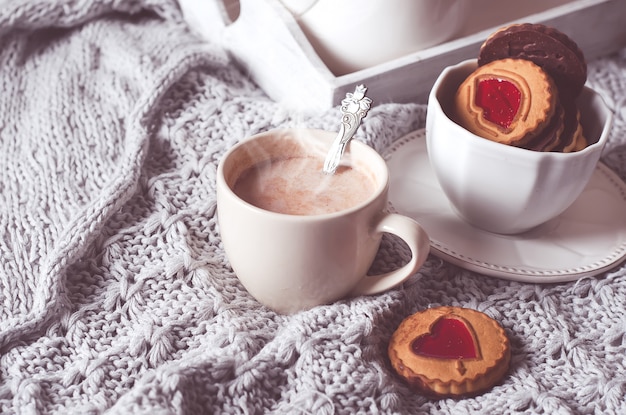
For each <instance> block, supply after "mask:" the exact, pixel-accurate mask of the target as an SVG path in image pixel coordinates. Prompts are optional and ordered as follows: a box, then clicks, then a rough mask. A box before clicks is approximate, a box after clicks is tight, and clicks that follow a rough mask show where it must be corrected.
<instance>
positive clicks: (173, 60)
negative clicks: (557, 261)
mask: <svg viewBox="0 0 626 415" xmlns="http://www.w3.org/2000/svg"><path fill="white" fill-rule="evenodd" d="M589 82H590V84H591V85H592V86H594V87H595V88H597V89H598V90H600V91H601V92H602V93H603V94H604V96H605V98H606V100H607V102H608V103H609V105H610V106H611V107H612V108H613V109H614V111H615V114H616V116H615V124H614V127H613V130H612V133H611V141H610V143H609V146H608V148H607V151H606V154H605V156H604V161H605V162H606V163H607V164H609V165H610V166H611V167H612V168H613V169H614V170H615V171H616V172H617V173H618V174H619V175H620V176H621V177H622V178H626V105H625V100H624V94H625V91H626V51H623V53H621V54H617V55H614V56H610V57H606V58H603V59H600V60H597V61H594V62H591V63H590V75H589ZM0 85H1V86H2V89H1V90H0V411H1V412H2V413H7V414H13V413H17V414H47V413H59V414H93V413H110V414H151V415H154V414H170V413H172V414H204V413H207V414H210V413H249V414H260V413H275V414H283V413H294V414H300V413H302V414H332V413H337V414H341V413H346V414H352V413H385V414H387V413H398V414H415V413H456V414H465V413H489V414H491V413H517V412H520V413H541V414H578V413H598V414H599V413H602V414H607V413H608V414H610V413H626V400H625V399H624V396H625V395H626V366H625V364H624V356H626V316H625V310H626V267H625V266H620V267H617V268H615V269H614V270H612V271H610V272H606V273H603V274H601V275H599V276H597V277H593V278H584V279H581V280H579V281H577V282H573V283H565V284H553V285H535V284H523V283H517V282H509V281H504V280H500V279H495V278H490V277H486V276H481V275H478V274H475V273H472V272H469V271H465V270H463V269H461V268H458V267H455V266H452V265H450V264H447V263H445V262H443V261H441V260H439V259H437V258H436V257H434V256H431V257H430V258H429V260H428V261H427V262H426V264H425V265H424V267H423V268H422V270H421V271H420V272H419V273H418V274H416V275H415V276H414V277H412V278H411V279H410V280H409V281H408V282H407V283H405V284H404V286H403V287H401V288H398V289H395V290H392V291H391V292H388V293H385V294H382V295H377V296H371V297H361V298H355V299H350V300H344V301H340V302H338V303H335V304H332V305H328V306H320V307H316V308H314V309H312V310H309V311H305V312H301V313H298V314H296V315H292V316H282V315H277V314H275V313H273V312H271V311H269V310H268V309H266V308H264V307H262V306H261V305H259V304H258V303H257V302H256V301H255V300H254V299H253V298H252V297H250V295H249V294H248V293H247V292H246V291H245V290H244V288H243V287H242V286H241V285H240V283H239V282H238V280H237V278H236V276H235V275H234V274H233V272H232V270H231V269H230V267H229V264H228V261H227V260H226V258H225V256H224V252H223V250H222V246H221V243H220V236H219V229H218V227H217V223H216V209H215V174H216V166H217V163H218V160H219V159H220V157H221V155H222V154H223V153H224V152H225V151H226V150H227V149H228V148H229V147H231V146H232V145H233V144H235V143H236V142H237V141H238V140H241V139H242V138H244V137H246V136H249V135H251V134H254V133H257V132H260V131H263V130H266V129H270V128H274V127H282V126H306V127H315V128H336V126H337V123H338V119H337V112H336V110H332V111H327V112H325V113H317V114H293V113H290V112H289V111H286V110H285V109H283V108H281V106H280V105H279V104H277V103H274V102H272V101H271V100H270V99H268V98H267V97H266V96H265V95H264V93H263V92H262V91H261V90H260V89H258V88H257V87H256V86H255V85H254V84H253V83H252V82H251V81H249V80H248V79H247V78H246V76H245V74H243V73H241V72H240V71H239V70H238V69H237V67H236V66H235V65H234V64H233V62H231V60H230V59H229V57H228V54H227V53H226V52H225V51H224V50H223V49H221V48H220V47H219V46H218V45H214V44H210V43H207V42H203V41H202V40H201V39H200V38H199V37H197V36H196V35H194V34H193V33H192V32H191V31H190V30H189V29H188V28H187V26H186V25H185V23H184V21H183V19H182V17H181V13H180V11H179V9H178V6H177V4H176V2H175V1H173V0H169V1H168V0H134V1H119V0H98V1H96V0H57V1H55V2H48V1H43V0H5V1H3V2H1V6H0ZM424 115H425V107H424V106H421V105H395V104H385V105H375V106H374V107H373V108H372V110H371V111H370V113H369V114H368V116H367V118H366V119H365V120H364V124H363V128H361V129H360V130H359V136H358V137H357V139H360V140H363V141H366V142H368V143H370V144H371V145H373V146H374V147H375V148H377V149H378V150H379V151H382V150H384V149H385V148H387V147H388V146H389V145H390V144H391V143H392V142H393V141H394V140H395V139H397V138H400V137H401V136H403V135H405V134H407V133H408V132H410V131H413V130H415V129H418V128H421V127H423V125H424ZM406 255H407V253H406V252H405V250H404V248H403V247H402V246H396V245H395V243H394V242H392V241H391V240H387V239H385V240H384V243H383V246H382V249H381V252H380V254H379V256H378V257H377V260H376V263H375V267H377V268H379V269H385V268H387V267H393V266H395V264H397V263H398V262H401V261H403V260H404V259H405V258H406ZM435 305H459V306H464V307H470V308H474V309H477V310H480V311H483V312H485V313H487V314H488V315H490V316H492V317H494V318H496V319H497V320H498V321H499V322H501V324H502V325H503V326H504V328H505V329H506V331H507V333H508V334H509V336H510V339H511V343H512V363H511V368H510V371H509V373H507V375H506V377H505V378H504V379H503V382H502V383H501V384H500V385H498V386H496V387H495V388H494V389H493V390H491V391H489V392H487V393H485V394H483V395H480V396H478V397H475V398H468V399H459V400H452V399H444V400H439V401H437V400H430V399H427V398H425V397H423V396H421V395H418V394H415V393H413V392H411V391H410V390H409V389H408V388H407V387H406V386H405V385H404V384H403V383H402V381H401V380H399V379H398V378H397V377H396V376H395V374H394V373H393V371H392V370H391V367H390V364H389V362H388V360H387V354H386V347H387V342H388V339H389V337H390V336H391V334H392V332H393V331H394V330H395V328H396V327H397V325H398V324H399V323H400V321H401V320H402V319H403V318H405V317H406V316H408V315H410V314H412V313H414V312H416V311H418V310H421V309H424V308H427V307H429V306H435Z"/></svg>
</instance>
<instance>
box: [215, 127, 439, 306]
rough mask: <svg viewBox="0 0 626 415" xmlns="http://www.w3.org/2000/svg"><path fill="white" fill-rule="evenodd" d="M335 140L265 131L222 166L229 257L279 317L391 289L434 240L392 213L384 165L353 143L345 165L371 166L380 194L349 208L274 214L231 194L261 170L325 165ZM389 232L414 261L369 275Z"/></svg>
mask: <svg viewBox="0 0 626 415" xmlns="http://www.w3.org/2000/svg"><path fill="white" fill-rule="evenodd" d="M335 135H336V134H335V133H332V132H327V131H321V130H305V129H294V130H273V131H268V132H264V133H261V134H258V135H255V136H253V137H250V138H249V139H246V140H244V141H242V142H240V143H238V144H237V145H235V146H234V147H233V148H232V149H230V150H229V151H228V152H227V153H226V154H225V155H224V157H223V159H222V160H221V161H220V164H219V166H218V172H217V208H218V222H219V228H220V234H221V237H222V241H223V244H224V249H225V251H226V254H227V257H228V259H229V261H230V263H231V265H232V268H233V270H234V271H235V273H236V275H237V277H238V278H239V280H240V281H241V283H242V284H243V286H244V287H245V288H246V289H247V290H248V292H249V293H250V294H252V296H254V297H255V298H256V299H257V300H258V301H259V302H261V303H262V304H264V305H266V306H268V307H270V308H272V309H273V310H275V311H277V312H280V313H293V312H296V311H299V310H303V309H308V308H310V307H313V306H316V305H321V304H326V303H330V302H333V301H335V300H338V299H342V298H345V297H349V296H357V295H368V294H375V293H380V292H382V291H385V290H388V289H390V288H393V287H395V286H397V285H398V284H400V283H402V282H403V281H405V280H406V279H407V278H408V277H410V276H411V275H412V274H414V273H415V272H416V271H417V270H418V269H419V268H420V267H421V266H422V264H423V263H424V261H425V260H426V257H427V256H428V253H429V249H430V241H429V238H428V236H427V234H426V232H425V231H424V230H423V229H422V228H421V226H420V225H419V224H418V223H417V222H415V221H414V220H413V219H410V218H408V217H405V216H401V215H398V214H394V213H389V212H387V211H386V209H387V200H388V199H387V193H388V180H389V179H388V170H387V165H386V163H385V161H384V160H383V159H382V157H381V156H380V155H379V154H378V153H377V152H376V151H375V150H374V149H372V148H371V147H369V146H367V145H365V144H363V143H360V142H358V141H355V140H352V141H351V143H350V144H349V145H348V148H347V150H346V153H345V154H344V156H343V158H342V164H345V163H349V164H350V165H352V166H355V167H356V166H357V165H358V166H359V168H362V167H366V168H367V170H368V172H369V173H368V174H370V175H371V177H373V179H374V181H375V189H374V190H373V191H372V193H371V195H369V196H368V197H367V199H366V200H365V201H363V202H361V203H359V204H357V205H355V206H352V207H350V208H348V209H345V210H341V211H338V212H333V213H325V214H316V215H292V214H283V213H276V212H272V211H268V210H264V209H261V208H258V207H256V206H254V205H252V204H250V203H248V202H246V201H244V200H242V199H241V198H240V197H239V196H238V195H237V194H236V193H235V191H234V190H233V189H234V187H235V184H236V182H237V180H238V179H239V178H240V177H241V175H242V174H243V173H244V172H246V171H247V170H248V169H249V168H251V167H252V166H254V165H257V164H258V163H263V162H267V161H268V160H276V159H284V158H285V157H294V154H295V155H297V156H302V155H309V156H314V157H321V159H322V161H323V158H324V156H325V153H326V152H327V151H328V149H329V148H330V143H331V142H332V140H333V139H334V137H335ZM289 180H299V177H289ZM384 232H388V233H391V234H394V235H397V236H398V237H400V238H401V239H402V240H404V242H406V244H407V245H408V246H409V248H410V250H411V259H410V261H409V262H408V263H407V264H405V265H403V266H401V267H400V268H398V269H396V270H394V271H391V272H388V273H385V274H382V275H375V276H368V275H366V274H367V272H368V270H369V268H370V266H371V264H372V262H373V260H374V259H375V256H376V253H377V251H378V249H379V245H380V241H381V237H382V234H383V233H384Z"/></svg>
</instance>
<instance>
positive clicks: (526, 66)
mask: <svg viewBox="0 0 626 415" xmlns="http://www.w3.org/2000/svg"><path fill="white" fill-rule="evenodd" d="M557 102H558V92H557V90H556V87H555V85H554V83H553V81H552V79H551V78H550V77H549V76H548V75H547V74H546V73H545V72H544V71H543V70H542V69H541V68H540V67H539V66H537V65H535V64H534V63H532V62H530V61H527V60H523V59H501V60H496V61H493V62H490V63H488V64H486V65H483V66H479V67H478V68H477V69H476V70H475V71H474V72H472V73H471V74H470V75H469V76H468V77H467V78H466V79H465V81H463V83H462V84H461V85H460V86H459V88H458V90H457V92H456V95H455V99H454V111H455V115H454V116H455V121H456V122H457V123H459V124H460V125H461V126H462V127H464V128H465V129H467V130H469V131H471V132H472V133H474V134H476V135H478V136H480V137H484V138H487V139H489V140H492V141H496V142H499V143H503V144H508V145H513V146H518V147H523V146H524V145H525V144H527V143H528V142H530V141H532V140H533V139H534V138H535V137H537V136H539V135H540V134H541V133H542V131H543V130H544V128H546V127H547V126H548V125H549V124H550V121H551V118H552V116H553V115H554V113H555V109H556V106H557Z"/></svg>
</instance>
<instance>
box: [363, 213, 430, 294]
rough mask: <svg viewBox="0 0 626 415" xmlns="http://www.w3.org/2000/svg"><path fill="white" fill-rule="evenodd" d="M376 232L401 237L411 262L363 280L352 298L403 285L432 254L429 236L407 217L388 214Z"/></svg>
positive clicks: (378, 225) (379, 223)
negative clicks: (408, 250)
mask: <svg viewBox="0 0 626 415" xmlns="http://www.w3.org/2000/svg"><path fill="white" fill-rule="evenodd" d="M375 231H376V232H386V233H390V234H393V235H396V236H398V237H400V238H401V239H402V240H403V241H404V242H405V243H406V244H407V245H408V246H409V248H410V250H411V260H410V261H409V262H408V263H407V264H405V265H404V266H402V267H400V268H398V269H396V270H394V271H391V272H387V273H385V274H379V275H371V276H370V275H366V276H365V277H363V278H361V280H360V281H359V283H358V284H357V286H356V287H355V288H354V289H353V290H352V292H351V295H352V296H359V295H371V294H378V293H380V292H383V291H386V290H389V289H391V288H393V287H395V286H396V285H399V284H401V283H402V282H404V281H405V280H406V279H407V278H409V277H410V276H411V275H413V273H415V272H416V271H417V270H418V269H419V268H420V267H421V266H422V265H423V264H424V262H425V261H426V258H427V257H428V254H429V252H430V239H429V238H428V234H427V233H426V231H425V230H424V229H423V228H422V227H421V226H420V224H419V223H417V222H416V221H414V220H413V219H410V218H408V217H406V216H403V215H399V214H397V213H387V214H385V215H384V216H383V217H382V218H381V220H380V221H379V222H378V224H377V226H376V229H375Z"/></svg>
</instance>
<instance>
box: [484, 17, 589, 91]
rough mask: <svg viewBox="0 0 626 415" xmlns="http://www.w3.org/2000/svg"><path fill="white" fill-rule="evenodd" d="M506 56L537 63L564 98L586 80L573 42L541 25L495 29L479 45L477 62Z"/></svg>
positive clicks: (581, 58) (580, 89)
mask: <svg viewBox="0 0 626 415" xmlns="http://www.w3.org/2000/svg"><path fill="white" fill-rule="evenodd" d="M506 58H517V59H526V60H530V61H532V62H534V63H535V64H537V65H539V66H540V67H542V68H543V69H544V70H545V71H546V72H547V73H548V74H549V75H550V76H551V77H552V78H553V79H554V82H555V83H556V84H557V87H558V88H559V91H560V93H561V94H562V95H564V96H566V97H574V98H575V97H577V96H578V95H579V94H580V92H581V91H582V88H583V86H584V85H585V82H586V80H587V63H586V61H585V57H584V54H583V52H582V51H581V50H580V48H579V47H578V45H577V44H576V42H574V41H573V40H572V39H571V38H570V37H568V36H567V35H566V34H564V33H563V32H561V31H559V30H557V29H555V28H552V27H548V26H545V25H542V24H532V23H523V24H515V25H511V26H507V27H504V28H502V29H500V30H498V31H496V32H494V33H493V34H492V35H491V36H489V37H488V38H487V39H486V40H485V42H484V43H483V44H482V46H481V48H480V52H479V54H478V65H480V66H482V65H485V64H488V63H489V62H493V61H494V60H498V59H506Z"/></svg>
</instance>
